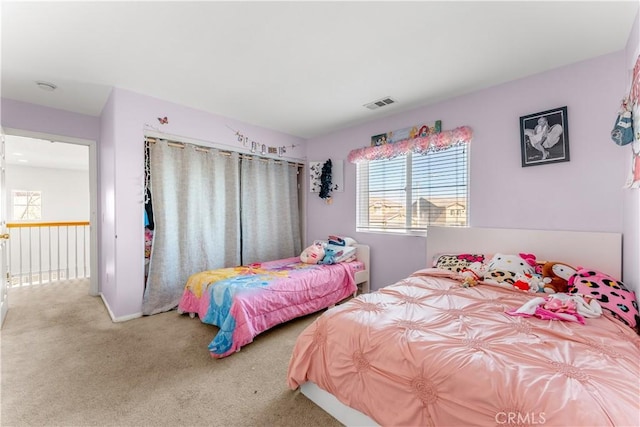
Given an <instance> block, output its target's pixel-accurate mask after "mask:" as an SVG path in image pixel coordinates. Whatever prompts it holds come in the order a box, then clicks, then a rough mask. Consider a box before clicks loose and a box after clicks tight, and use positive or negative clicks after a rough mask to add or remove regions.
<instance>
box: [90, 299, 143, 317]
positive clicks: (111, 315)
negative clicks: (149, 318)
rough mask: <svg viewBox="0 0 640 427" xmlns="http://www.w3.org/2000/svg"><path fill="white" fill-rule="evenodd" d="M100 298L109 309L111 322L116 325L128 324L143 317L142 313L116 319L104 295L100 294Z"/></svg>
mask: <svg viewBox="0 0 640 427" xmlns="http://www.w3.org/2000/svg"><path fill="white" fill-rule="evenodd" d="M100 298H102V302H103V303H104V306H105V307H106V308H107V311H108V312H109V317H111V321H112V322H114V323H118V322H126V321H127V320H133V319H137V318H139V317H142V312H140V313H133V314H129V315H126V316H121V317H116V316H115V315H114V314H113V311H111V307H109V303H108V302H107V300H106V299H105V297H104V294H103V293H102V292H100Z"/></svg>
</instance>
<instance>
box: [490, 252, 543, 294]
mask: <svg viewBox="0 0 640 427" xmlns="http://www.w3.org/2000/svg"><path fill="white" fill-rule="evenodd" d="M535 265H536V257H535V256H534V255H532V254H518V255H508V254H499V253H498V254H495V255H494V256H493V258H491V261H489V264H487V270H486V272H485V273H484V278H483V282H484V283H488V284H490V285H497V286H503V287H506V288H510V289H513V284H514V283H515V282H516V281H517V279H518V277H520V276H521V275H525V274H528V275H530V276H533V274H534V273H535Z"/></svg>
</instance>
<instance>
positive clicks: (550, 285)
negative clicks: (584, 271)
mask: <svg viewBox="0 0 640 427" xmlns="http://www.w3.org/2000/svg"><path fill="white" fill-rule="evenodd" d="M574 274H576V269H575V268H573V267H571V266H570V265H568V264H565V263H563V262H557V261H549V262H546V263H544V264H543V265H542V277H543V278H544V279H545V280H546V279H549V280H548V281H547V283H545V285H544V291H545V292H546V293H548V294H555V293H557V292H567V290H568V289H569V283H568V282H569V278H570V277H571V276H573V275H574Z"/></svg>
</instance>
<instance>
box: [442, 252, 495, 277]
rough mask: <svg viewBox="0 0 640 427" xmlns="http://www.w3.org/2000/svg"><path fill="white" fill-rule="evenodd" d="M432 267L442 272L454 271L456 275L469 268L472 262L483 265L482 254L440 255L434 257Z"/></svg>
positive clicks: (483, 258)
mask: <svg viewBox="0 0 640 427" xmlns="http://www.w3.org/2000/svg"><path fill="white" fill-rule="evenodd" d="M434 258H435V260H434V261H433V266H434V267H435V268H440V269H442V270H449V271H455V272H456V273H459V272H461V271H462V270H464V269H466V268H467V267H469V265H471V264H472V263H474V262H480V263H484V260H485V256H484V255H483V254H441V255H437V256H436V257H434Z"/></svg>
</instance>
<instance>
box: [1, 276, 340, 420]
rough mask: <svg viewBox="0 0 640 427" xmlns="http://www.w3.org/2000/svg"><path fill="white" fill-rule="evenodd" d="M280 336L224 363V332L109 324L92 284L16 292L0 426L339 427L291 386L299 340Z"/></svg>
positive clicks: (171, 319)
mask: <svg viewBox="0 0 640 427" xmlns="http://www.w3.org/2000/svg"><path fill="white" fill-rule="evenodd" d="M315 317H316V315H311V316H307V317H304V318H300V319H297V320H294V321H291V322H289V323H287V324H285V325H281V326H278V327H276V328H274V329H272V330H270V331H267V332H265V333H263V334H261V335H259V336H258V337H257V338H256V339H255V340H254V342H253V343H251V344H249V345H247V346H246V347H244V348H243V349H242V350H241V351H240V352H239V353H235V354H233V355H231V356H229V357H227V358H225V359H219V360H218V359H213V358H211V357H210V356H209V353H208V351H207V345H208V344H209V342H210V341H211V340H212V339H213V336H214V335H215V333H216V331H217V328H215V327H213V326H210V325H205V324H203V323H201V322H200V320H198V319H197V318H196V319H191V318H189V317H188V316H181V315H179V314H178V313H177V312H175V311H173V312H169V313H164V314H159V315H155V316H150V317H143V318H140V319H135V320H131V321H128V322H123V323H112V322H111V319H110V318H109V315H108V313H107V311H106V309H105V307H104V305H103V303H102V300H101V299H100V298H99V297H91V296H89V295H88V283H87V282H75V283H72V282H68V283H63V284H59V285H46V286H39V287H33V288H23V289H11V290H10V292H9V314H8V315H7V318H6V321H5V324H4V327H3V328H2V331H1V347H0V349H1V350H0V351H1V353H0V357H1V358H2V371H1V372H2V378H1V382H2V389H1V395H0V398H1V400H2V402H1V409H2V412H1V415H0V424H1V425H2V426H45V425H48V426H97V425H101V426H103V425H104V426H196V425H197V426H296V427H298V426H338V425H340V424H339V423H338V422H337V421H336V420H335V419H333V418H332V417H330V416H329V415H327V414H326V413H325V412H324V411H323V410H322V409H320V408H319V407H317V406H316V405H315V404H313V403H312V402H311V401H309V400H308V399H307V398H306V397H304V396H303V395H302V394H300V392H299V391H292V390H289V389H288V388H287V385H286V373H287V365H288V362H289V357H290V355H291V350H292V348H293V345H294V342H295V339H296V337H297V335H298V334H299V333H300V332H301V331H302V330H303V329H304V328H305V327H306V326H307V325H308V324H310V323H311V322H312V321H313V319H314V318H315Z"/></svg>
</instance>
